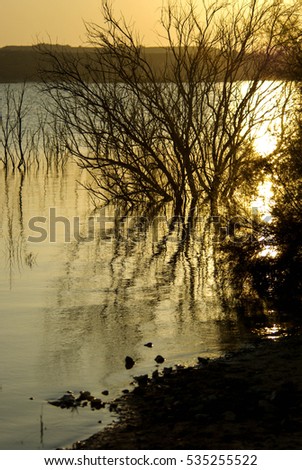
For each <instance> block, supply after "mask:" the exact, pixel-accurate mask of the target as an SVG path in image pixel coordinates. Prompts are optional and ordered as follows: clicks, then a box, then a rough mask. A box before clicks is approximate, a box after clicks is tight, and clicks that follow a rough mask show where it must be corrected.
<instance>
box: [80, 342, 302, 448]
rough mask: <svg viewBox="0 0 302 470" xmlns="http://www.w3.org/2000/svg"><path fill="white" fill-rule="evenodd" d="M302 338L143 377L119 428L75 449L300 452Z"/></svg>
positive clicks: (126, 399) (121, 408)
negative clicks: (265, 450)
mask: <svg viewBox="0 0 302 470" xmlns="http://www.w3.org/2000/svg"><path fill="white" fill-rule="evenodd" d="M301 358H302V336H301V335H297V336H287V337H284V338H281V339H278V340H272V339H262V340H260V341H259V342H258V343H257V344H256V345H255V346H253V347H251V348H249V349H247V350H240V351H237V352H233V353H231V354H227V355H226V356H225V357H222V358H218V359H214V360H210V361H204V360H201V361H200V363H199V364H198V365H196V366H194V367H186V368H185V367H184V368H178V369H174V368H173V369H172V368H164V369H163V373H162V374H159V375H158V376H157V374H156V373H154V374H153V377H152V378H149V377H147V376H141V379H140V380H139V384H138V386H137V387H136V388H134V390H133V391H131V392H130V393H129V394H127V395H124V396H122V397H120V398H118V399H117V400H115V402H114V406H115V407H116V409H117V411H118V414H119V421H118V422H116V423H113V424H112V425H110V426H108V427H107V428H105V429H104V430H102V431H100V432H98V433H96V434H94V435H93V436H91V437H89V438H88V439H85V440H83V441H79V442H77V443H75V444H74V445H73V447H72V448H73V449H74V450H79V449H80V450H81V449H83V450H84V449H87V450H89V449H104V450H109V449H111V450H113V449H115V450H117V449H120V450H131V449H137V450H141V449H145V450H147V449H149V450H150V449H157V450H160V449H171V450H173V449H209V450H214V449H225V450H227V449H230V450H231V449H273V450H275V449H301V448H302V367H301V360H302V359H301Z"/></svg>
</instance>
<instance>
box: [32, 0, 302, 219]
mask: <svg viewBox="0 0 302 470" xmlns="http://www.w3.org/2000/svg"><path fill="white" fill-rule="evenodd" d="M102 11H103V17H104V20H105V21H104V23H105V26H104V27H102V26H99V25H97V24H89V25H87V33H88V39H89V41H90V45H91V46H93V48H92V49H91V52H87V53H86V54H84V53H83V52H82V51H81V52H79V53H78V54H74V53H71V52H70V51H69V50H68V49H66V48H65V49H64V48H62V49H61V50H60V49H59V48H58V47H55V46H41V45H40V46H39V49H40V51H41V52H42V54H44V55H45V56H46V58H47V61H46V62H45V64H48V63H49V59H51V66H47V65H45V67H44V69H43V79H44V87H45V90H46V91H47V92H48V94H49V95H50V96H51V98H52V100H53V105H52V112H53V114H55V115H56V118H57V119H59V120H60V121H61V122H62V123H64V126H65V129H66V132H65V134H64V138H65V145H66V147H67V148H68V150H69V151H70V153H71V154H72V155H74V156H75V157H76V158H77V159H78V161H79V162H80V163H81V165H82V166H83V167H84V168H86V169H88V170H89V171H90V172H91V174H92V176H93V179H94V181H95V183H96V184H95V186H94V191H96V192H97V193H98V195H99V196H100V197H101V198H103V199H104V200H105V201H106V202H112V201H123V202H124V203H125V204H126V205H137V204H140V203H144V204H147V205H149V206H152V207H154V205H155V204H161V203H164V202H167V201H173V203H174V210H175V213H177V214H181V213H182V212H183V211H184V210H185V207H187V206H188V204H191V205H193V206H194V205H196V203H197V202H198V201H206V202H208V203H209V208H210V211H211V214H212V215H218V214H219V210H220V209H219V208H220V207H221V205H223V204H226V202H227V201H229V200H230V199H231V198H234V195H235V193H236V192H237V191H238V190H239V189H240V188H241V187H242V185H243V184H244V183H246V181H248V182H249V185H252V183H253V181H256V180H257V178H258V177H259V174H260V169H261V167H262V166H263V164H264V159H263V158H262V157H260V156H259V155H257V154H256V152H255V151H254V149H253V141H252V130H253V129H257V126H259V125H260V124H261V123H263V121H264V120H265V119H266V113H267V112H268V109H269V112H270V115H271V113H272V112H273V111H274V110H273V107H274V105H273V104H270V98H269V96H270V94H272V93H273V92H277V90H278V89H280V87H282V86H284V85H283V84H282V83H281V82H280V81H277V80H275V77H274V75H273V73H272V62H273V61H274V60H275V58H276V51H277V50H278V47H280V45H281V44H282V40H283V37H282V31H283V29H284V28H286V27H288V26H289V25H290V24H291V25H292V24H293V21H294V19H295V18H296V16H294V14H295V15H296V11H297V10H295V7H293V6H292V7H288V6H285V5H284V4H283V2H281V1H279V0H278V1H274V0H273V1H269V2H262V1H259V0H246V1H245V2H243V3H242V2H238V4H237V3H235V4H225V3H224V2H221V1H220V0H215V1H214V2H213V3H208V2H207V1H206V0H205V1H204V2H203V3H202V6H201V7H200V8H197V7H195V6H194V5H193V3H192V2H188V3H187V4H186V5H185V6H177V5H173V4H168V5H167V6H166V7H165V8H163V9H162V14H161V20H160V24H161V28H162V31H163V32H162V33H159V38H160V39H161V41H162V43H163V46H162V48H159V49H157V54H153V55H152V54H150V51H149V49H148V48H144V47H143V46H142V45H141V43H142V41H141V40H140V38H139V37H138V36H137V34H136V33H135V31H134V29H133V27H132V26H130V25H129V24H127V22H126V21H125V20H124V18H120V19H116V18H115V16H114V14H113V11H112V8H111V6H110V4H109V3H108V2H107V0H105V1H103V10H102ZM282 28H283V29H282ZM155 59H156V60H155ZM265 80H266V83H265V86H264V81H265ZM270 106H271V108H270ZM276 112H277V111H276Z"/></svg>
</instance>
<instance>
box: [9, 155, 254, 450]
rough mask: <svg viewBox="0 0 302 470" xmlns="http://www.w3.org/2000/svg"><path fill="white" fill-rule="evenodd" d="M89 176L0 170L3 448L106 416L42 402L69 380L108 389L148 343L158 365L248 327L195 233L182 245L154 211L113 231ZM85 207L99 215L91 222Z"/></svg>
mask: <svg viewBox="0 0 302 470" xmlns="http://www.w3.org/2000/svg"><path fill="white" fill-rule="evenodd" d="M86 178H87V175H85V174H84V173H83V172H81V171H80V170H79V168H78V167H77V166H76V165H75V164H74V163H72V162H70V163H69V164H68V165H67V166H66V168H65V171H64V172H63V173H62V172H56V171H54V170H53V171H50V170H49V171H48V172H47V171H45V170H43V169H42V168H40V170H36V169H35V168H34V167H32V168H31V169H30V170H29V171H28V172H27V173H26V174H25V175H24V176H22V175H21V174H19V173H18V172H16V173H15V174H11V173H9V174H8V175H5V173H4V171H3V170H1V172H0V295H1V300H0V448H1V449H53V448H57V447H61V446H65V445H68V444H71V443H72V442H74V441H76V440H78V439H83V438H86V437H88V436H89V435H91V434H92V433H94V432H96V431H98V430H99V429H101V427H102V426H104V425H106V424H107V423H109V422H111V421H112V419H114V416H112V415H110V414H109V412H108V411H105V410H100V411H91V410H90V409H89V408H81V409H79V410H76V411H73V412H71V411H70V410H62V409H58V408H56V407H53V406H51V405H49V404H48V400H54V399H56V398H58V397H60V396H62V395H63V394H64V393H65V392H66V391H67V390H72V391H74V392H79V391H80V390H89V391H90V392H91V393H92V394H93V395H95V396H97V397H102V395H101V392H102V391H103V390H104V389H108V390H109V392H110V394H109V397H108V399H113V398H114V397H116V396H119V395H120V394H121V391H122V389H124V388H129V384H130V383H131V382H132V380H133V376H136V375H139V374H142V373H150V372H152V371H153V370H154V369H155V368H156V363H155V361H154V358H155V356H156V355H157V354H161V355H163V356H164V357H165V358H166V362H165V364H164V365H165V366H170V365H175V364H178V363H181V364H194V363H196V358H197V356H207V357H215V356H218V355H221V354H223V353H224V352H226V351H227V350H231V349H234V348H238V347H240V346H242V345H244V344H246V342H247V341H249V338H250V336H249V334H248V333H247V332H246V331H245V330H244V328H243V327H242V326H240V325H239V324H238V322H237V321H236V316H235V314H234V315H232V314H229V315H228V316H226V315H225V313H224V312H223V311H222V309H221V307H220V304H219V301H218V299H217V296H216V293H215V283H214V277H213V270H212V263H211V252H210V251H208V252H205V250H204V246H203V245H202V243H201V241H200V239H198V238H196V239H195V240H193V241H192V242H190V244H188V246H187V247H186V250H183V251H181V252H179V251H178V247H179V240H178V238H177V235H175V234H173V236H170V238H169V237H167V239H165V238H164V236H165V229H166V225H165V221H163V220H159V221H157V223H156V230H155V229H154V226H153V228H152V230H149V231H148V232H147V233H146V236H137V234H135V233H133V231H131V230H130V229H129V230H128V229H127V226H125V227H124V229H125V232H124V233H127V234H128V235H127V236H126V237H124V238H123V239H121V240H118V239H117V238H116V236H114V233H113V231H112V226H113V223H112V220H113V217H114V211H113V210H108V211H107V212H106V218H105V219H104V218H103V215H104V213H103V212H99V211H96V210H95V205H94V204H93V202H92V200H91V198H90V196H89V193H88V191H87V190H86V189H85V188H84V187H83V186H82V185H81V183H82V182H85V180H86ZM91 216H94V217H100V219H99V218H98V220H97V222H96V223H95V225H94V230H93V233H92V232H91V231H90V232H89V225H88V218H89V217H91ZM55 218H57V219H55ZM62 218H64V219H62ZM100 220H101V222H100ZM94 221H95V219H94ZM132 223H133V220H130V222H129V220H127V221H125V224H126V225H127V224H130V225H131V224H132ZM78 226H79V228H80V229H79V230H80V234H81V237H82V238H80V237H79V236H78V231H77V227H78ZM90 228H91V227H90ZM155 232H156V233H155ZM130 233H131V234H132V235H131V236H130V235H129V234H130ZM88 235H90V237H88ZM85 237H86V238H85ZM87 237H88V238H87ZM163 240H165V242H164V243H163ZM149 341H151V342H153V343H154V347H153V348H152V349H149V348H146V347H144V344H145V343H147V342H149ZM127 355H128V356H132V357H133V358H134V359H135V360H136V364H135V366H134V368H133V369H131V370H126V369H125V367H124V358H125V356H127ZM31 398H33V399H31ZM103 398H104V397H103ZM99 421H102V423H100V422H99Z"/></svg>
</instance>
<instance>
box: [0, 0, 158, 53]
mask: <svg viewBox="0 0 302 470" xmlns="http://www.w3.org/2000/svg"><path fill="white" fill-rule="evenodd" d="M0 1H1V9H0V47H3V46H7V45H31V44H35V43H37V42H42V41H48V38H50V39H51V41H52V42H53V43H56V42H58V43H60V44H70V45H72V46H77V45H80V44H83V42H84V41H85V28H84V26H83V20H85V21H88V22H89V21H93V22H95V23H101V18H102V17H101V13H100V6H101V0H0ZM113 4H114V11H116V12H117V13H119V12H123V13H124V16H126V18H132V19H133V21H135V23H136V24H137V25H139V28H140V31H141V33H142V34H143V36H144V37H145V42H146V44H148V45H151V44H152V43H153V42H154V39H153V38H152V32H151V31H152V30H154V25H155V22H156V19H157V18H158V9H159V8H160V6H161V5H162V0H114V2H113Z"/></svg>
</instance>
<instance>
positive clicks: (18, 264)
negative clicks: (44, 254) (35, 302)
mask: <svg viewBox="0 0 302 470" xmlns="http://www.w3.org/2000/svg"><path fill="white" fill-rule="evenodd" d="M1 176H2V179H3V181H2V187H3V188H4V191H3V192H2V197H3V202H2V207H3V214H2V218H3V221H2V224H3V227H2V231H3V237H4V247H3V256H4V259H5V260H6V264H7V267H8V272H9V283H10V287H12V284H13V280H14V276H15V273H16V270H17V271H18V272H20V271H21V269H22V268H23V267H24V266H28V267H29V268H32V267H33V265H34V264H35V255H34V254H33V253H32V252H31V251H30V250H29V249H28V246H27V244H26V237H25V234H24V218H23V197H24V195H23V190H24V183H25V179H26V175H25V174H24V173H23V172H19V173H17V174H8V173H7V172H4V173H2V175H1Z"/></svg>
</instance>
